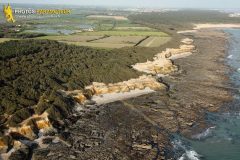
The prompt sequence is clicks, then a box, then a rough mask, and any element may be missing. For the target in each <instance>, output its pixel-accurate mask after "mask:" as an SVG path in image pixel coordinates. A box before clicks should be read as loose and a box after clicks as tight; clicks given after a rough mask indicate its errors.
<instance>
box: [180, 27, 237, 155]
mask: <svg viewBox="0 0 240 160" xmlns="http://www.w3.org/2000/svg"><path fill="white" fill-rule="evenodd" d="M224 31H225V32H226V33H228V34H229V35H230V40H229V50H228V56H227V58H226V63H227V64H228V65H229V66H230V67H231V68H232V72H231V74H230V79H231V85H232V87H234V88H236V89H237V90H236V92H235V93H234V97H235V99H234V101H233V102H231V103H229V104H226V105H227V106H228V107H229V108H230V111H229V112H228V113H208V114H207V120H208V121H209V123H210V124H212V127H210V128H208V129H206V131H204V132H203V133H200V134H198V135H194V136H193V138H194V139H195V140H186V139H184V138H181V140H180V138H179V139H178V140H180V141H181V145H182V146H184V147H182V149H183V150H184V151H185V154H183V155H182V156H181V157H180V158H179V160H198V159H200V160H201V159H203V160H240V29H226V30H224ZM183 142H184V145H183ZM178 143H179V142H178ZM181 145H179V146H181ZM186 146H187V147H186ZM190 151H192V152H190Z"/></svg>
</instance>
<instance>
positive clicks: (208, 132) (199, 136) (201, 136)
mask: <svg viewBox="0 0 240 160" xmlns="http://www.w3.org/2000/svg"><path fill="white" fill-rule="evenodd" d="M215 128H216V127H215V126H213V127H210V128H208V129H206V130H205V131H204V132H202V133H199V134H196V135H194V136H192V138H194V139H198V140H201V139H204V138H206V137H208V136H210V135H211V134H212V132H213V130H214V129H215Z"/></svg>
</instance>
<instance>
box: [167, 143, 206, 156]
mask: <svg viewBox="0 0 240 160" xmlns="http://www.w3.org/2000/svg"><path fill="white" fill-rule="evenodd" d="M172 144H173V147H174V149H175V150H177V151H183V152H184V153H183V154H182V155H181V157H180V158H178V160H200V158H201V157H202V156H201V155H199V154H198V153H197V152H196V151H194V150H193V149H192V148H190V147H189V146H187V145H186V144H184V143H183V141H182V140H180V139H175V140H173V141H172Z"/></svg>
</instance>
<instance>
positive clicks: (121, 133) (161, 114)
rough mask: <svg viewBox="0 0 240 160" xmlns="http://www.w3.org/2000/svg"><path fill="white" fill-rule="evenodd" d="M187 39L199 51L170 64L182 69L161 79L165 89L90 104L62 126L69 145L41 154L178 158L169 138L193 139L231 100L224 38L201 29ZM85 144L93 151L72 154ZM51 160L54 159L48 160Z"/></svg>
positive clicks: (88, 156)
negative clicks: (209, 115) (210, 115)
mask: <svg viewBox="0 0 240 160" xmlns="http://www.w3.org/2000/svg"><path fill="white" fill-rule="evenodd" d="M189 36H190V37H191V38H193V39H194V40H195V41H194V44H195V45H196V47H197V50H198V51H197V53H196V54H192V55H191V56H188V57H185V58H183V59H177V60H174V64H175V65H177V66H179V67H180V70H179V71H178V72H176V73H175V74H173V75H170V76H167V77H163V78H162V81H163V82H164V83H166V84H168V85H169V90H168V91H159V92H154V93H151V94H148V95H142V96H139V97H135V98H131V99H127V100H123V101H116V102H112V103H109V104H104V105H100V106H98V107H94V106H89V107H88V108H87V110H86V111H85V113H84V114H82V115H81V116H80V117H81V118H79V117H78V116H77V115H75V117H72V119H75V121H77V122H75V123H72V122H70V124H71V125H68V126H65V127H66V128H67V130H71V132H60V133H59V135H60V136H61V135H65V134H68V135H69V136H68V137H65V138H63V139H64V141H66V142H67V143H71V144H72V146H71V147H68V146H66V145H64V144H62V143H56V144H50V145H49V147H48V148H47V149H45V150H46V151H48V153H49V152H50V153H54V154H55V155H62V156H63V157H65V156H64V155H68V154H67V153H70V154H74V155H75V156H76V157H79V158H82V159H89V158H92V159H94V158H98V159H104V158H109V157H110V158H111V157H112V158H113V157H114V156H115V155H118V157H120V158H122V159H124V158H125V159H131V158H135V159H171V158H172V159H177V158H179V156H181V154H182V152H183V151H182V152H179V153H178V151H175V150H174V145H173V144H172V138H173V135H174V134H176V133H179V134H181V135H183V136H185V137H189V138H191V137H192V135H195V134H198V133H201V132H203V131H204V130H206V129H207V128H208V127H211V125H209V124H208V123H207V122H206V120H205V113H206V112H217V111H219V110H220V109H221V106H222V104H224V103H225V102H229V101H231V100H232V97H231V88H230V87H229V84H228V78H227V75H226V73H228V72H229V68H228V67H227V66H226V65H225V64H224V63H223V62H224V59H225V57H226V52H225V51H226V48H225V46H226V44H227V37H226V35H225V34H224V33H223V32H219V31H216V30H200V31H199V32H197V33H194V34H192V35H189V34H188V37H189ZM212 44H214V45H212ZM216 82H217V83H216ZM95 113H98V114H97V115H96V114H95ZM87 126H88V127H87ZM89 126H90V127H89ZM93 132H94V135H95V134H96V137H95V138H94V139H93V138H92V136H91V135H92V134H93ZM80 133H81V134H80ZM89 133H91V134H90V135H89ZM97 135H98V136H97ZM61 137H64V136H61ZM79 143H80V144H82V146H81V145H80V144H79ZM86 146H88V147H89V148H91V149H86V150H85V152H79V153H76V152H75V151H76V150H81V149H84V148H86ZM113 146H114V147H113ZM34 152H35V153H34V156H35V157H36V155H38V156H40V157H41V156H42V155H41V154H40V152H41V150H39V149H37V150H35V151H34ZM100 153H101V154H100ZM39 154H40V155H39ZM51 158H54V156H48V158H47V159H51ZM65 158H67V157H65Z"/></svg>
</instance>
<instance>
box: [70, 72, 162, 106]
mask: <svg viewBox="0 0 240 160" xmlns="http://www.w3.org/2000/svg"><path fill="white" fill-rule="evenodd" d="M145 88H150V89H152V90H161V89H166V86H165V85H164V84H162V83H159V82H158V81H157V80H156V78H154V77H152V76H150V75H148V76H146V75H143V76H140V77H139V78H136V79H130V80H128V81H123V82H119V83H110V84H105V83H98V82H93V84H92V85H90V86H87V87H85V90H83V91H81V90H75V91H67V92H66V93H67V94H69V95H72V96H73V97H74V98H75V100H76V101H77V102H79V103H81V104H83V103H84V102H85V101H86V100H91V98H92V96H94V95H95V96H100V95H103V94H109V93H125V92H129V91H132V90H135V89H139V90H143V89H145Z"/></svg>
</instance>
